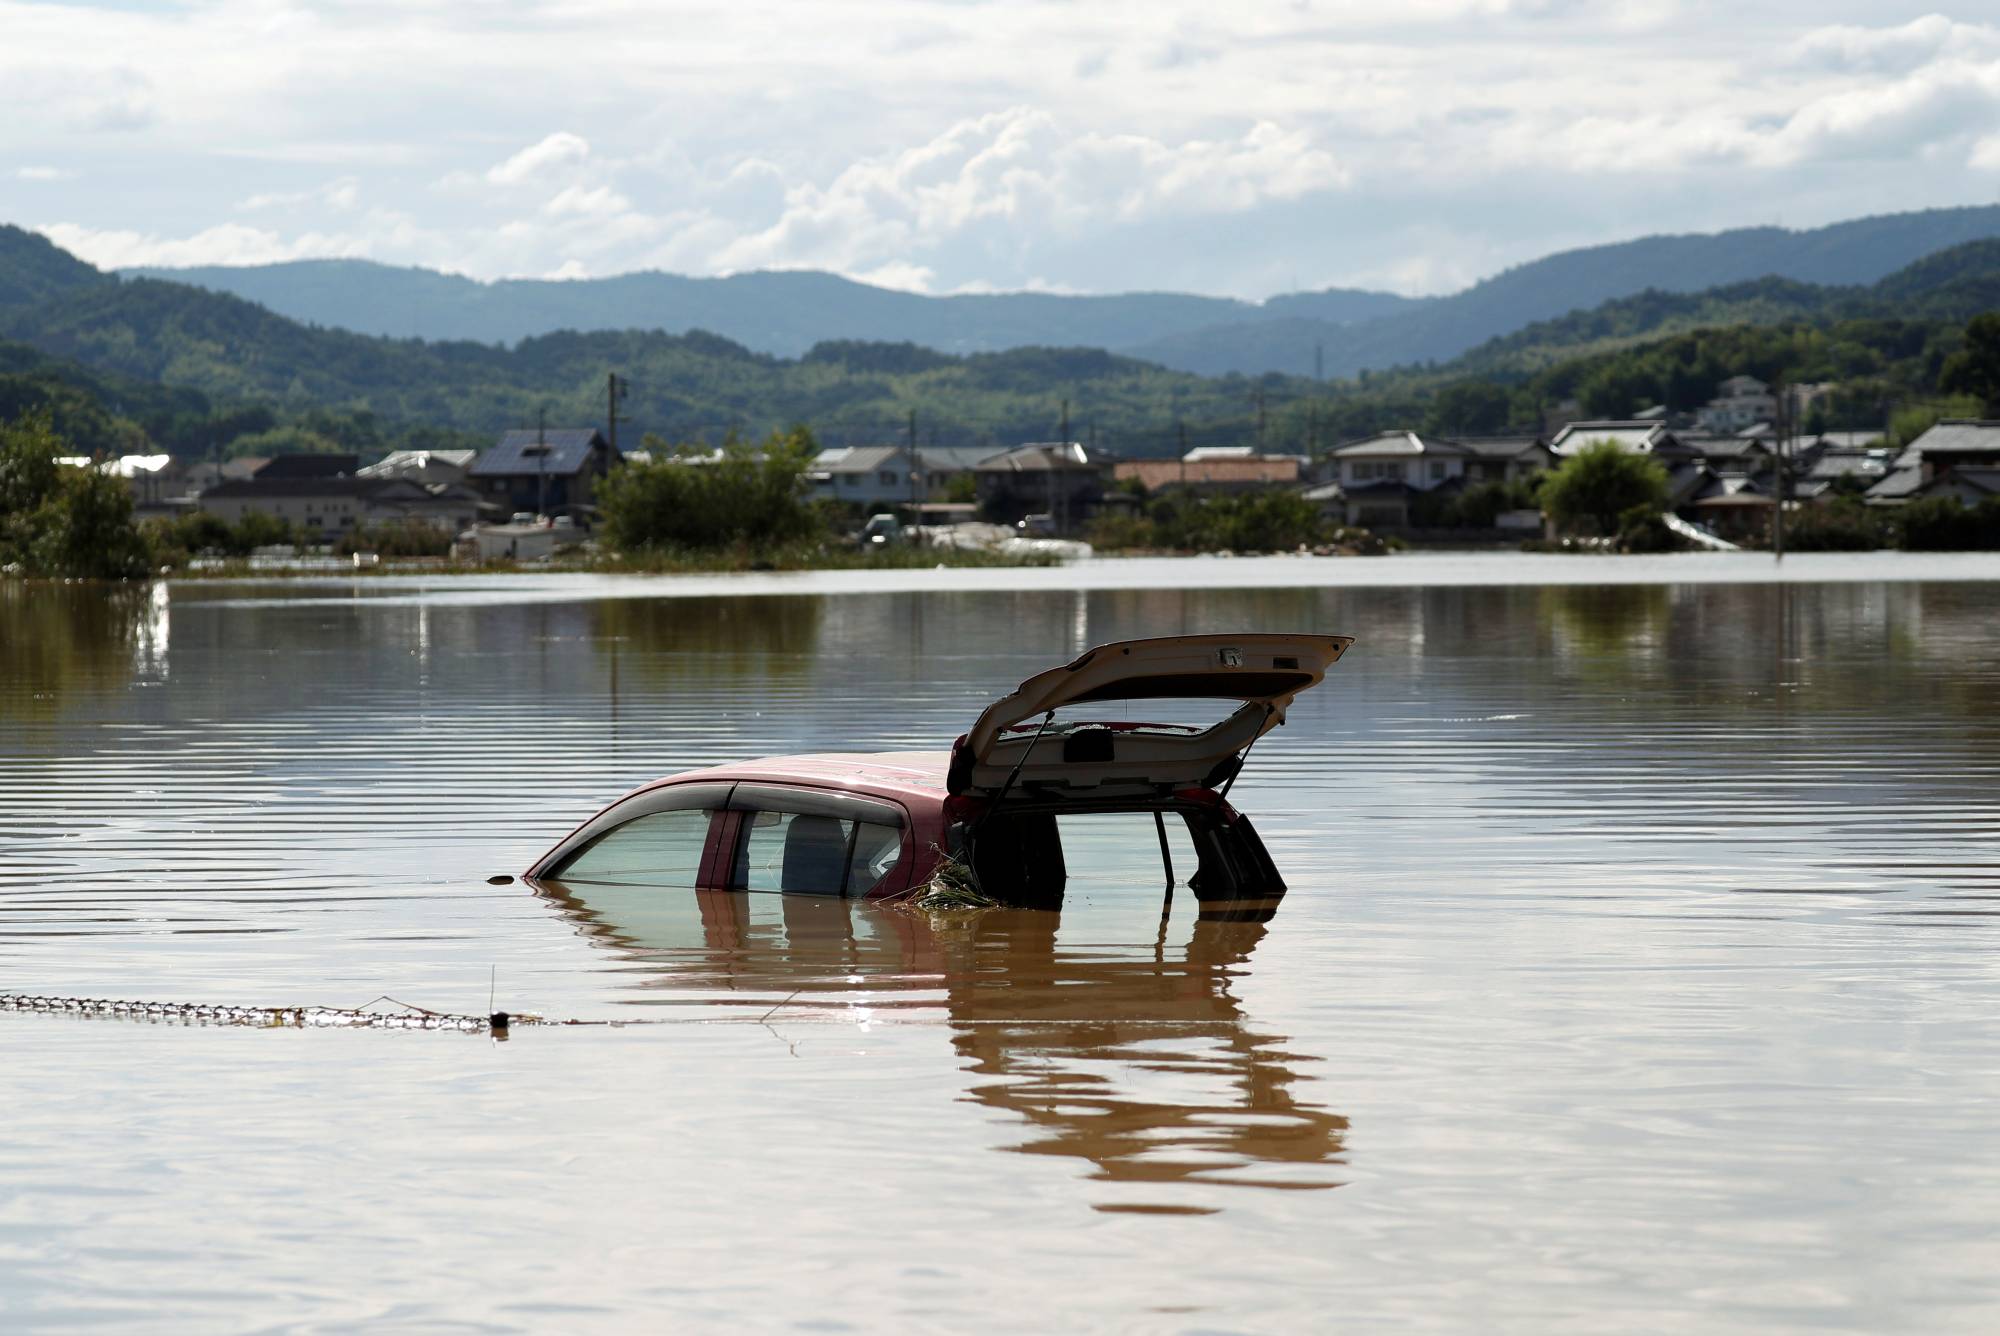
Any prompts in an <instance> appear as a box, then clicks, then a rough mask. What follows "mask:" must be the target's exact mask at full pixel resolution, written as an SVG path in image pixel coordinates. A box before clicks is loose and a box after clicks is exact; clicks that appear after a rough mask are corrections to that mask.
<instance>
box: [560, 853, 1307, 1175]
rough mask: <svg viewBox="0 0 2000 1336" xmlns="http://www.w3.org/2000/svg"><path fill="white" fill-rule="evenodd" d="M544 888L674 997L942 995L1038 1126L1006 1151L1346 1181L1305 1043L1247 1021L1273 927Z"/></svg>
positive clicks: (867, 999)
mask: <svg viewBox="0 0 2000 1336" xmlns="http://www.w3.org/2000/svg"><path fill="white" fill-rule="evenodd" d="M538 889H539V891H540V893H541V894H542V895H544V896H545V897H547V898H548V899H550V900H551V901H553V902H554V903H555V904H557V905H558V906H560V907H561V909H562V911H563V912H564V913H565V914H567V915H568V916H570V917H571V918H572V919H574V920H575V921H576V922H577V923H578V924H579V925H580V927H581V929H582V931H583V932H584V933H585V934H586V935H587V936H589V937H591V938H593V939H594V940H597V941H598V942H600V943H602V944H603V945H605V946H607V947H609V948H611V949H613V950H615V951H616V952H617V953H618V954H619V955H621V956H624V957H626V958H627V959H629V960H631V961H634V962H636V963H638V964H640V965H641V966H642V967H643V968H644V969H645V970H647V971H651V972H652V973H653V978H652V979H650V980H648V983H647V986H648V988H649V990H651V991H654V992H656V993H667V992H671V993H674V994H676V999H675V1000H683V996H682V995H683V990H691V991H692V992H693V993H694V994H695V996H696V997H697V998H699V997H701V995H702V994H716V993H719V994H727V995H728V996H727V997H726V998H716V999H714V1000H715V1001H717V1002H720V1003H721V1004H723V1005H729V1006H732V1007H736V1008H738V1009H741V1010H744V1011H749V1010H751V1009H754V1010H755V1011H756V1012H757V1013H759V1014H761V1013H762V1012H763V1011H765V1010H767V1009H769V1008H772V1007H777V1006H780V1005H781V1004H783V1005H785V1006H788V1007H791V1008H807V1009H812V1010H816V1011H819V1012H821V1013H822V1014H823V1013H824V1012H825V1010H826V1009H827V1008H829V1007H840V1008H843V1009H852V1010H854V1011H855V1012H857V1013H860V1014H873V1015H894V1014H897V1013H899V1012H900V1013H903V1014H910V1013H917V1014H921V1013H924V1012H929V1011H932V1010H934V1009H935V1008H937V1007H938V1006H940V1005H941V1006H942V1008H943V1010H944V1013H945V1016H946V1019H947V1021H948V1023H949V1025H950V1027H951V1031H952V1044H953V1047H954V1048H955V1049H956V1050H957V1051H958V1052H959V1053H960V1054H961V1055H962V1056H963V1057H964V1058H965V1059H966V1060H967V1067H966V1070H967V1071H969V1072H970V1073H971V1074H972V1076H973V1080H972V1082H971V1085H970V1087H969V1091H968V1094H969V1097H970V1098H971V1099H973V1100H974V1101H976V1102H978V1103H980V1104H983V1105H986V1106H988V1107H990V1108H994V1109H999V1110H1003V1111H1005V1112H1007V1113H1009V1114H1011V1115H1013V1116H1015V1117H1017V1118H1020V1119H1021V1120H1023V1121H1024V1122H1026V1123H1027V1124H1028V1125H1029V1126H1030V1127H1031V1128H1032V1130H1033V1135H1032V1136H1030V1137H1029V1139H1027V1140H1026V1141H1023V1142H1021V1143H1019V1144H1017V1145H1013V1146H1009V1147H1007V1149H1009V1150H1012V1151H1018V1152H1023V1153H1027V1154H1035V1155H1058V1156H1071V1157H1075V1158H1078V1159H1083V1160H1087V1161H1089V1162H1091V1163H1092V1164H1093V1165H1094V1166H1095V1173H1094V1174H1093V1177H1095V1178H1097V1179H1099V1180H1101V1181H1107V1182H1116V1183H1124V1184H1153V1185H1169V1184H1175V1183H1187V1184H1211V1185H1216V1184H1227V1185H1243V1186H1268V1187H1284V1188H1326V1187H1333V1186H1337V1185H1338V1182H1339V1179H1338V1178H1336V1177H1335V1176H1334V1174H1333V1171H1332V1169H1331V1166H1333V1165H1337V1164H1339V1163H1340V1162H1341V1153H1342V1148H1343V1138H1344V1136H1345V1133H1346V1130H1347V1120H1346V1119H1345V1118H1343V1117H1341V1116H1340V1115H1338V1114H1335V1113H1332V1112H1330V1111H1328V1110H1326V1109H1324V1108H1321V1107H1319V1106H1318V1105H1315V1104H1312V1103H1310V1102H1308V1101H1304V1100H1301V1099H1298V1098H1297V1097H1296V1096H1295V1095H1294V1094H1293V1088H1294V1087H1295V1086H1296V1084H1297V1083H1298V1081H1299V1079H1300V1078H1299V1074H1298V1072H1297V1070H1296V1068H1297V1066H1298V1064H1300V1063H1301V1062H1304V1061H1310V1059H1306V1058H1301V1057H1300V1056H1298V1055H1296V1054H1292V1053H1288V1052H1287V1051H1286V1041H1285V1040H1284V1038H1283V1037H1282V1036H1278V1035H1272V1034H1266V1033H1258V1032H1256V1031H1254V1030H1253V1029H1251V1028H1250V1026H1249V1025H1248V1024H1247V1023H1246V1021H1245V1018H1244V1016H1243V1013H1242V1009H1241V1005H1240V1004H1239V1002H1238V1001H1237V999H1236V997H1235V995H1234V993H1233V991H1232V989H1233V985H1234V982H1235V980H1236V979H1237V978H1238V977H1240V976H1241V975H1242V974H1243V973H1244V970H1245V966H1246V963H1247V962H1248V960H1249V958H1250V954H1251V952H1252V951H1253V950H1255V948H1256V946H1257V943H1258V942H1259V941H1260V940H1261V939H1262V938H1263V936H1264V934H1265V933H1266V931H1268V929H1266V927H1265V926H1264V925H1263V924H1260V923H1242V922H1236V923H1232V922H1219V921H1199V922H1197V923H1196V924H1195V925H1194V930H1193V936H1192V938H1191V939H1190V940H1189V941H1188V942H1187V943H1186V944H1185V945H1184V946H1181V947H1178V948H1170V947H1168V946H1166V945H1165V944H1164V942H1159V943H1155V942H1151V941H1145V942H1133V943H1130V944H1128V945H1122V946H1121V945H1116V944H1107V943H1105V942H1103V941H1101V940H1100V941H1094V942H1092V943H1091V944H1090V945H1089V946H1088V947H1087V948H1078V947H1065V946H1063V945H1062V944H1061V943H1059V942H1058V941H1057V928H1058V926H1059V925H1060V923H1061V918H1062V916H1061V915H1060V914H1059V913H1056V912H1050V911H1038V910H989V911H985V912H982V913H971V914H959V915H937V916H930V915H924V914H920V913H911V912H906V911H901V910H895V909H886V908H881V907H877V906H873V905H868V904H866V903H857V902H853V901H842V900H833V899H820V898H816V897H807V896H775V895H748V894H744V893H741V892H722V891H700V892H692V891H681V890H658V889H654V890H650V891H641V890H638V889H637V888H634V889H631V890H619V889H616V888H607V887H596V886H590V887H585V886H574V887H568V886H564V885H561V884H560V883H547V884H544V885H542V886H541V887H539V888H538ZM704 1000H706V999H704ZM1106 1209H1113V1210H1183V1209H1209V1208H1207V1207H1199V1208H1190V1207H1188V1206H1187V1205H1186V1203H1185V1199H1183V1200H1182V1201H1181V1202H1178V1203H1176V1202H1173V1201H1165V1202H1158V1203H1146V1202H1136V1203H1135V1202H1131V1201H1120V1202H1115V1203H1109V1204H1107V1205H1106Z"/></svg>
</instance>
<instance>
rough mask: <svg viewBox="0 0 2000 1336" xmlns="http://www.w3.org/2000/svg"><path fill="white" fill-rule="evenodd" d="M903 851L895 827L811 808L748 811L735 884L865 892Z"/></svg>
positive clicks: (818, 892) (755, 887) (805, 890)
mask: <svg viewBox="0 0 2000 1336" xmlns="http://www.w3.org/2000/svg"><path fill="white" fill-rule="evenodd" d="M902 856H903V833H902V831H900V830H898V829H897V828H895V827H894V826H885V825H877V824H875V823H873V822H869V821H852V820H849V819H847V818H845V817H837V816H825V815H820V814H817V813H811V812H779V811H755V812H746V813H744V821H743V835H742V837H741V838H740V840H739V842H738V844H737V848H736V875H735V877H734V878H733V879H732V881H731V884H732V885H734V886H739V887H741V888H742V889H744V890H746V891H787V892H791V893H793V894H805V895H851V896H859V895H866V894H867V893H868V892H869V891H871V890H873V889H874V888H875V886H876V885H877V884H878V883H880V882H881V880H882V878H883V877H884V876H886V875H888V873H889V870H890V869H891V868H893V867H895V866H896V863H897V861H898V860H899V859H901V858H902Z"/></svg>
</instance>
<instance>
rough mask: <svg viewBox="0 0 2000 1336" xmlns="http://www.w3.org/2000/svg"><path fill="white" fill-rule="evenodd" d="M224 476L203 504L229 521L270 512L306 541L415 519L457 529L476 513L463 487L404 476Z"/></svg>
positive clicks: (474, 502)
mask: <svg viewBox="0 0 2000 1336" xmlns="http://www.w3.org/2000/svg"><path fill="white" fill-rule="evenodd" d="M266 473H268V470H265V471H264V472H260V473H259V474H258V475H257V476H256V477H254V478H248V479H243V480H240V481H237V482H225V483H222V484H220V485H219V486H215V487H211V488H209V489H208V490H207V491H206V492H203V493H202V494H201V508H202V509H203V510H205V511H207V512H208V513H209V514H211V515H214V516H215V517H216V518H217V519H219V520H222V521H223V522H224V523H227V524H239V523H241V522H242V520H243V518H244V517H245V516H246V515H250V514H261V515H269V516H271V517H272V518H273V519H278V520H283V521H284V522H286V523H287V524H291V525H293V526H294V527H296V528H298V529H299V530H301V531H302V532H303V533H304V534H305V535H306V537H307V539H308V541H320V542H326V541H331V540H333V539H336V538H338V537H340V535H342V534H343V533H347V532H350V531H352V530H354V529H357V528H362V527H372V526H376V525H381V524H398V523H407V522H412V521H414V522H416V523H421V524H428V525H431V526H433V527H435V528H439V529H444V530H447V531H449V532H451V533H457V532H459V531H460V530H462V529H465V528H467V527H469V526H470V525H471V524H473V523H474V522H475V521H476V520H477V519H478V518H479V497H478V496H477V495H476V494H475V493H474V492H473V491H472V490H471V489H470V488H467V487H462V486H457V487H440V488H436V489H433V488H429V487H425V486H424V485H423V484H422V483H418V482H412V481H410V480H409V479H407V478H314V477H305V478H287V477H278V478H272V477H267V476H265V474H266Z"/></svg>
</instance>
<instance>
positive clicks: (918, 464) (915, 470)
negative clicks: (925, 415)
mask: <svg viewBox="0 0 2000 1336" xmlns="http://www.w3.org/2000/svg"><path fill="white" fill-rule="evenodd" d="M908 454H909V456H910V523H912V524H921V523H922V522H923V516H922V514H921V513H920V512H919V511H918V510H917V505H918V501H917V487H918V484H919V482H920V481H921V480H922V478H923V476H924V461H923V456H921V455H919V454H918V453H917V410H916V409H914V408H912V409H911V410H910V445H909V450H908Z"/></svg>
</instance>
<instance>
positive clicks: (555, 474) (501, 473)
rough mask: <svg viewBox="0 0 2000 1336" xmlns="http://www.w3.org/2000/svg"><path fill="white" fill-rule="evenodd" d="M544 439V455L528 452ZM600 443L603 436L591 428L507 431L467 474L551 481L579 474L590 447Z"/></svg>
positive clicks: (483, 476)
mask: <svg viewBox="0 0 2000 1336" xmlns="http://www.w3.org/2000/svg"><path fill="white" fill-rule="evenodd" d="M544 437H546V440H547V443H548V450H549V452H548V454H547V455H541V456H538V455H535V454H532V453H530V452H531V451H533V450H534V449H535V448H536V446H537V445H539V444H541V442H542V440H543V438H544ZM603 441H604V437H603V435H602V434H601V433H600V432H598V431H597V429H596V428H594V427H579V428H572V427H562V428H555V427H551V428H550V429H549V430H548V431H547V432H537V431H536V430H535V429H534V428H532V427H530V428H528V429H527V430H525V431H510V432H507V433H506V434H504V435H503V436H501V438H500V439H499V440H498V441H497V442H495V443H494V445H493V447H492V448H491V449H489V450H487V451H485V452H484V453H482V454H481V455H480V456H479V458H478V459H476V460H474V461H473V463H472V468H471V469H470V470H469V471H470V472H471V474H472V476H473V477H475V478H506V477H520V476H522V475H524V474H544V473H545V474H547V475H548V476H549V477H551V478H559V477H564V476H566V475H568V474H572V473H581V472H582V471H583V469H584V467H585V466H586V465H587V464H589V462H590V452H591V448H592V447H593V446H594V445H599V444H602V443H603Z"/></svg>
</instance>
